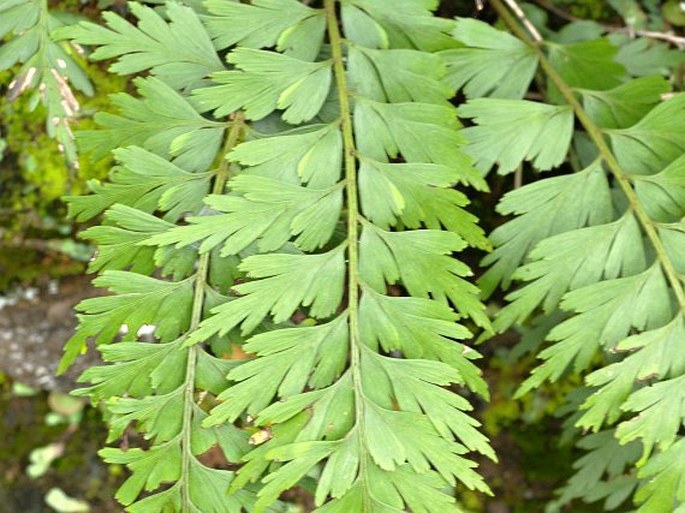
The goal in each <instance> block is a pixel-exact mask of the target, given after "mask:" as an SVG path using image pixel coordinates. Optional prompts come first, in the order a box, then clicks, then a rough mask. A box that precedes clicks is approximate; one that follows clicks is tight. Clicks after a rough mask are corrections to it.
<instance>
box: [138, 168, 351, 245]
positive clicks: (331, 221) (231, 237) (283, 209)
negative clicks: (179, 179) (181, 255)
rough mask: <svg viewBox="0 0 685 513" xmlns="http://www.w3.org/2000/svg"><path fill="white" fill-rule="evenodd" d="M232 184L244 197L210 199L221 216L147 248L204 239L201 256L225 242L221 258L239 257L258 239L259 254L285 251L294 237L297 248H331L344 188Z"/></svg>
mask: <svg viewBox="0 0 685 513" xmlns="http://www.w3.org/2000/svg"><path fill="white" fill-rule="evenodd" d="M230 186H231V187H232V189H233V190H235V191H240V192H242V193H244V196H242V197H238V196H210V197H208V198H207V199H206V203H207V204H208V205H209V206H211V207H212V208H214V209H215V210H217V211H219V212H225V213H226V214H219V215H214V216H202V217H190V218H188V222H189V223H191V224H189V225H187V226H181V227H178V228H175V229H173V230H170V231H167V232H164V233H161V234H159V235H156V236H154V237H151V238H150V239H148V241H146V242H145V243H146V244H151V245H168V244H176V245H177V246H178V247H184V246H187V245H189V244H193V243H195V242H197V241H199V240H203V239H205V240H204V241H203V242H202V244H201V245H200V252H206V251H209V250H211V249H213V248H214V247H216V246H217V245H219V244H222V243H223V246H222V249H221V254H222V256H226V255H235V254H238V253H239V252H241V251H242V250H244V249H245V248H246V247H247V246H249V245H250V244H252V243H253V242H254V241H255V240H258V247H259V249H260V251H273V250H276V249H280V248H281V247H283V246H284V245H285V244H286V242H288V240H289V239H290V238H291V237H292V236H295V237H297V238H296V239H295V244H296V245H297V246H298V247H300V248H302V249H304V250H312V249H315V248H318V247H321V246H323V245H324V244H326V243H327V242H328V241H329V239H330V238H331V236H332V234H333V230H334V229H335V227H336V225H337V223H338V217H339V215H340V210H341V208H342V188H341V187H339V186H333V187H329V188H327V189H312V188H305V187H300V186H297V185H289V184H286V183H283V182H279V181H277V180H272V179H269V178H263V177H259V176H249V175H242V176H239V177H236V178H234V179H233V180H232V181H231V182H230Z"/></svg>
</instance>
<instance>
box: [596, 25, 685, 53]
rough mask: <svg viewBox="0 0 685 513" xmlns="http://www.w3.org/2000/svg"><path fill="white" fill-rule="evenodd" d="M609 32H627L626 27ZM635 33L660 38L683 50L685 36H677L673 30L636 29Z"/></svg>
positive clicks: (684, 47)
mask: <svg viewBox="0 0 685 513" xmlns="http://www.w3.org/2000/svg"><path fill="white" fill-rule="evenodd" d="M609 30H610V31H611V32H628V29H624V28H620V29H617V30H612V29H611V28H610V29H609ZM635 34H637V35H638V36H642V37H648V38H650V39H660V40H662V41H667V42H669V43H671V44H673V45H674V46H676V47H677V48H679V49H681V50H683V49H685V37H682V36H677V35H675V34H674V33H673V32H657V31H654V30H636V31H635Z"/></svg>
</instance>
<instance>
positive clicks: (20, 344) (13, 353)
mask: <svg viewBox="0 0 685 513" xmlns="http://www.w3.org/2000/svg"><path fill="white" fill-rule="evenodd" d="M97 293H98V292H97V291H96V289H95V288H93V287H92V286H91V285H90V278H85V277H83V278H73V279H68V280H64V281H61V282H59V283H56V282H51V283H50V284H49V285H48V286H47V287H45V288H44V289H43V290H38V289H33V288H31V289H18V290H15V291H13V292H11V293H10V294H8V295H5V296H0V371H1V372H3V373H5V374H6V375H8V376H9V377H10V378H11V379H12V380H14V381H18V382H21V383H24V384H26V385H29V386H31V387H34V388H38V389H43V390H59V391H69V390H71V389H73V388H75V386H76V383H75V381H76V378H77V377H78V376H79V375H80V374H81V372H83V370H84V369H85V368H87V367H90V366H92V365H94V364H96V363H97V362H98V361H99V359H98V355H97V352H96V351H89V352H88V354H86V355H85V356H82V357H81V358H79V360H78V361H77V362H76V364H75V365H74V366H73V367H72V368H71V369H69V371H68V372H67V373H65V374H64V375H62V376H56V373H57V367H58V365H59V361H60V358H61V357H62V348H63V346H64V343H65V342H66V341H67V340H68V339H69V337H71V335H72V334H73V332H74V329H75V327H76V316H75V315H74V306H75V305H76V304H77V303H78V302H79V301H80V300H81V299H84V298H86V297H92V296H95V295H97Z"/></svg>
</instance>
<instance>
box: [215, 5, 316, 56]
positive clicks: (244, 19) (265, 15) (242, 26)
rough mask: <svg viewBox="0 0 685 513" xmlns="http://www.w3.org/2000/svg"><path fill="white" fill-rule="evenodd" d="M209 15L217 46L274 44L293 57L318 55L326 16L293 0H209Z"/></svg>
mask: <svg viewBox="0 0 685 513" xmlns="http://www.w3.org/2000/svg"><path fill="white" fill-rule="evenodd" d="M206 7H207V9H208V10H209V12H210V13H211V14H212V16H209V17H207V18H206V20H205V26H206V28H207V31H208V32H209V34H210V35H211V37H212V40H213V41H214V43H215V44H216V46H217V48H219V49H223V48H228V47H230V46H233V45H235V44H239V45H240V46H244V47H247V48H267V47H272V46H275V47H276V49H277V50H278V51H282V52H284V53H285V54H286V55H289V56H291V57H294V58H296V59H303V60H306V61H313V60H314V59H316V57H317V56H318V55H319V52H320V50H321V44H322V43H323V35H324V31H325V28H326V27H325V25H326V20H325V18H324V16H323V11H322V10H320V9H312V8H311V7H308V6H306V5H303V4H301V3H300V2H298V1H296V0H255V1H254V2H252V3H251V4H241V3H240V2H230V1H226V0H209V1H207V2H206Z"/></svg>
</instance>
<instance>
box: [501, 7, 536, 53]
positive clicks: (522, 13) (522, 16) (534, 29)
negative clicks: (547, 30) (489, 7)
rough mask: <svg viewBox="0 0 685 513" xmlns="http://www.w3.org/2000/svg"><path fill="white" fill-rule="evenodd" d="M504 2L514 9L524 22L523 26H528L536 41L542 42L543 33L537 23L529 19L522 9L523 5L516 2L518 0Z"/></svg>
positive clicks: (527, 28)
mask: <svg viewBox="0 0 685 513" xmlns="http://www.w3.org/2000/svg"><path fill="white" fill-rule="evenodd" d="M504 3H505V4H507V5H508V6H509V8H510V9H511V10H512V11H514V14H515V15H516V17H517V18H518V19H519V21H520V22H521V23H523V26H524V27H526V30H528V32H529V33H530V35H531V36H533V39H534V40H535V42H536V43H542V35H540V32H538V29H536V28H535V25H533V24H532V23H531V21H530V20H529V19H528V17H527V16H526V13H525V12H523V9H521V6H520V5H519V4H517V3H516V0H504Z"/></svg>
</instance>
